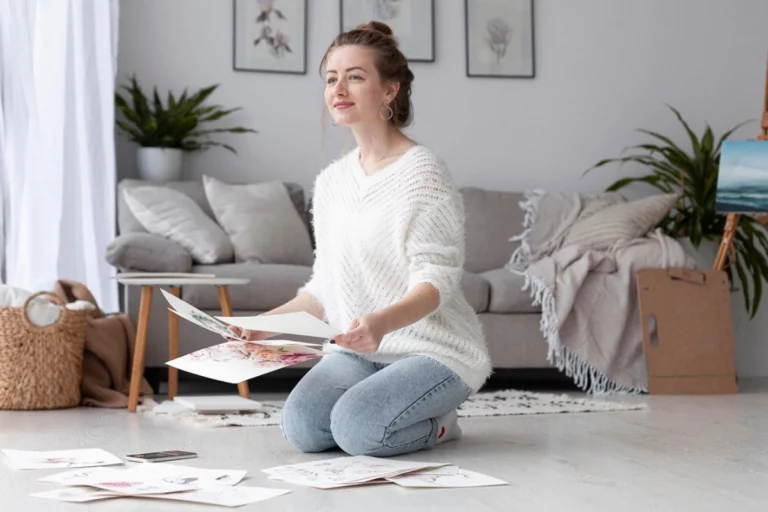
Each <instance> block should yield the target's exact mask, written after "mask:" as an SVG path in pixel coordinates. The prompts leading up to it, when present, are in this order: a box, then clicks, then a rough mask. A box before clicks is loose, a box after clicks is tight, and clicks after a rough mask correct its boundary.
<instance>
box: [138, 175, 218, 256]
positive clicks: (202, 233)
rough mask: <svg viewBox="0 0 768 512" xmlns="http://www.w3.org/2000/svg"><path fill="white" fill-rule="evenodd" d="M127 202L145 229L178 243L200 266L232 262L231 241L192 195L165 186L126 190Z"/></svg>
mask: <svg viewBox="0 0 768 512" xmlns="http://www.w3.org/2000/svg"><path fill="white" fill-rule="evenodd" d="M123 195H124V197H125V202H126V203H127V204H128V207H129V208H130V209H131V212H132V213H133V214H134V215H135V216H136V218H137V219H138V220H139V222H141V224H142V226H144V229H146V230H147V231H149V232H150V233H154V234H156V235H160V236H162V237H165V238H167V239H169V240H173V241H174V242H177V243H178V244H179V245H181V246H182V247H184V248H185V249H187V250H188V251H189V252H190V253H191V254H192V258H193V259H194V261H195V262H197V263H203V264H212V263H223V262H230V261H232V253H233V248H232V242H230V240H229V238H227V234H226V233H224V231H223V230H222V229H221V227H219V226H218V225H217V224H216V222H214V221H213V219H211V218H210V217H208V216H207V215H206V214H205V212H203V210H202V209H201V208H200V205H199V204H197V203H196V202H195V201H194V200H193V199H191V198H190V197H189V196H187V195H185V194H182V193H181V192H177V191H176V190H172V189H170V188H166V187H153V186H147V187H137V188H131V189H124V190H123Z"/></svg>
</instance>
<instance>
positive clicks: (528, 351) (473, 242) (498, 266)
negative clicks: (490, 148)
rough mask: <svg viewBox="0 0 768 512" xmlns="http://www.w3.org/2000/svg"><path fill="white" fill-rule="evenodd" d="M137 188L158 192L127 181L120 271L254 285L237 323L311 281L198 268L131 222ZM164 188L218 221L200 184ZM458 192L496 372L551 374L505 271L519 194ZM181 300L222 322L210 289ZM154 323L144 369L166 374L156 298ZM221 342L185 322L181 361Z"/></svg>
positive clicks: (297, 196) (297, 198)
mask: <svg viewBox="0 0 768 512" xmlns="http://www.w3.org/2000/svg"><path fill="white" fill-rule="evenodd" d="M139 185H154V186H157V185H158V184H157V183H149V182H143V181H138V180H123V181H121V182H120V184H119V187H118V237H117V238H116V239H115V240H114V241H113V242H112V243H111V244H110V245H109V247H108V250H107V259H108V261H109V262H110V263H111V264H112V265H114V266H115V267H117V268H118V269H120V270H122V271H155V272H160V271H166V272H196V273H215V274H216V275H217V276H221V277H247V278H250V280H251V281H250V283H249V284H247V285H243V286H232V287H230V294H231V298H232V308H233V310H234V314H235V315H238V316H246V315H255V314H258V313H260V312H263V311H266V310H269V309H272V308H274V307H276V306H279V305H280V304H283V303H284V302H286V301H288V300H290V299H291V298H292V297H293V296H294V295H295V294H296V290H297V289H298V288H299V287H300V286H301V285H302V284H304V283H305V282H306V281H307V280H308V279H309V277H310V274H311V268H310V267H308V266H298V265H280V264H261V263H235V262H234V261H233V262H229V263H221V264H217V265H197V264H195V263H194V262H193V261H192V257H191V255H190V254H189V252H188V251H187V250H186V249H184V248H183V247H181V246H180V245H179V244H177V243H176V242H173V241H170V240H167V239H165V238H161V237H159V236H157V235H153V234H150V233H148V232H147V231H146V230H144V228H143V227H142V226H141V224H140V223H139V222H138V220H137V219H136V218H135V217H134V216H133V214H132V213H131V211H130V209H129V208H128V206H127V204H126V203H125V200H124V197H123V194H122V190H123V189H124V188H126V187H136V186H139ZM285 185H286V188H287V189H288V192H289V195H290V197H291V200H292V202H293V204H294V205H295V207H296V209H297V210H298V212H299V214H300V216H301V218H302V220H303V221H304V222H305V224H306V226H307V229H308V230H309V231H310V236H311V218H310V215H309V213H308V212H309V207H308V205H307V200H306V194H305V191H304V190H303V189H302V188H301V187H300V186H298V185H296V184H293V183H286V184H285ZM163 186H168V187H171V188H174V189H176V190H178V191H181V192H183V193H185V194H187V195H188V196H189V197H191V198H192V199H194V200H195V201H196V202H197V203H198V204H200V206H201V207H202V209H203V211H205V212H206V213H207V214H208V215H209V216H210V217H211V218H212V219H213V218H214V216H213V213H212V211H211V207H210V205H209V204H208V201H207V199H206V196H205V191H204V188H203V184H202V183H201V182H193V181H184V182H174V183H167V184H163ZM461 191H462V194H463V197H464V203H465V210H466V216H467V221H466V263H465V272H464V276H463V278H462V281H461V284H462V288H463V291H464V293H465V294H466V297H467V299H468V301H469V303H470V304H471V305H472V306H473V307H474V309H475V311H476V312H477V313H478V316H479V318H480V320H481V322H482V325H483V327H484V331H485V335H486V339H487V342H488V346H489V349H490V353H491V357H492V361H493V366H494V368H496V369H524V368H528V369H531V368H549V367H550V364H549V363H547V360H546V353H547V348H546V343H545V342H544V340H543V338H542V335H541V333H540V331H539V319H540V310H539V309H538V307H534V306H533V305H532V301H531V299H530V297H529V295H528V292H526V291H522V286H523V279H522V278H521V277H519V276H516V275H514V274H512V273H510V272H509V271H507V270H505V269H504V268H503V267H504V265H505V264H506V263H507V262H508V261H509V258H510V255H511V254H512V252H513V250H514V249H515V247H516V246H515V244H514V243H512V242H510V241H509V239H510V238H511V237H512V236H514V235H517V234H519V233H520V231H521V230H522V221H523V212H522V210H521V209H520V206H519V204H518V203H519V201H520V200H521V198H522V193H520V192H508V191H492V190H483V189H480V188H474V187H465V188H462V190H461ZM181 297H182V299H184V300H185V301H187V302H189V303H190V304H192V305H194V306H196V307H198V308H200V309H202V310H205V311H207V312H209V313H212V314H221V313H220V309H219V300H218V295H217V292H216V290H215V289H214V288H213V287H210V286H207V287H205V286H186V287H182V290H181ZM139 298H140V290H139V289H138V287H135V286H128V287H124V289H123V307H124V310H125V311H127V312H128V313H129V314H130V315H131V316H132V317H133V319H134V321H135V320H136V319H137V318H138V309H139ZM150 315H151V316H150V324H149V331H148V343H147V353H146V363H145V366H146V367H147V368H162V367H164V366H165V362H166V361H167V360H168V348H167V347H168V342H167V339H168V328H167V326H168V305H167V303H166V302H165V300H164V299H163V297H162V295H161V294H160V292H159V291H156V292H155V296H154V298H153V301H152V309H151V313H150ZM296 339H301V338H296ZM221 341H222V340H221V338H220V337H218V336H217V335H215V334H213V333H210V332H208V331H206V330H204V329H201V328H198V327H196V326H194V325H192V324H190V323H189V322H185V321H182V322H180V326H179V350H180V353H181V354H185V353H189V352H192V351H195V350H197V349H200V348H203V347H207V346H210V345H214V344H216V343H220V342H221ZM310 364H311V363H310ZM299 368H301V367H300V366H299Z"/></svg>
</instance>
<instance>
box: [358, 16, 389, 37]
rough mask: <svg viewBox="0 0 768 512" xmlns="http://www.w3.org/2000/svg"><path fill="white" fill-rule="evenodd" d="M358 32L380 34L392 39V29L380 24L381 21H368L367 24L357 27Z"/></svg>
mask: <svg viewBox="0 0 768 512" xmlns="http://www.w3.org/2000/svg"><path fill="white" fill-rule="evenodd" d="M357 29H358V30H370V31H371V32H380V33H381V34H384V35H385V36H390V37H392V34H393V33H394V32H392V28H390V26H389V25H387V24H386V23H382V22H381V21H375V20H374V21H369V22H368V23H365V24H363V25H358V27H357Z"/></svg>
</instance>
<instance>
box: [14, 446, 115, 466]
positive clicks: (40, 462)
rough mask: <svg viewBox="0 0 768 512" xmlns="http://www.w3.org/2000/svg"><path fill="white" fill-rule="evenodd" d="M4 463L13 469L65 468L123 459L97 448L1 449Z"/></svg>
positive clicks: (107, 463)
mask: <svg viewBox="0 0 768 512" xmlns="http://www.w3.org/2000/svg"><path fill="white" fill-rule="evenodd" d="M2 452H3V455H4V460H5V462H6V464H7V465H8V466H9V467H11V468H13V469H66V468H87V467H93V466H112V465H116V464H122V463H123V461H122V460H120V459H119V458H117V457H115V456H114V455H112V454H111V453H109V452H107V451H104V450H101V449H99V448H86V449H82V450H56V451H46V452H38V451H27V450H11V449H4V450H2Z"/></svg>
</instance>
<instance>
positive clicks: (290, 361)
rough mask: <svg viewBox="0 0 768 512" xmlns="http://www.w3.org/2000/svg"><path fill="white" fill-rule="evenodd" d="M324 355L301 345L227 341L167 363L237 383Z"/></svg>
mask: <svg viewBox="0 0 768 512" xmlns="http://www.w3.org/2000/svg"><path fill="white" fill-rule="evenodd" d="M322 356H323V352H322V351H320V350H316V349H313V348H310V347H303V346H300V345H289V346H278V347H268V346H263V345H260V344H258V343H252V342H226V343H221V344H219V345H214V346H212V347H208V348H204V349H202V350H198V351H197V352H193V353H191V354H187V355H185V356H182V357H179V358H177V359H174V360H172V361H168V362H167V363H166V364H167V365H169V366H173V367H174V368H178V369H179V370H183V371H185V372H189V373H194V374H196V375H202V376H203V377H207V378H209V379H214V380H220V381H222V382H228V383H230V384H237V383H240V382H244V381H246V380H249V379H252V378H254V377H258V376H259V375H264V374H265V373H269V372H273V371H275V370H280V369H281V368H285V367H287V366H292V365H295V364H299V363H303V362H304V361H310V360H312V359H317V358H318V357H322Z"/></svg>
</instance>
